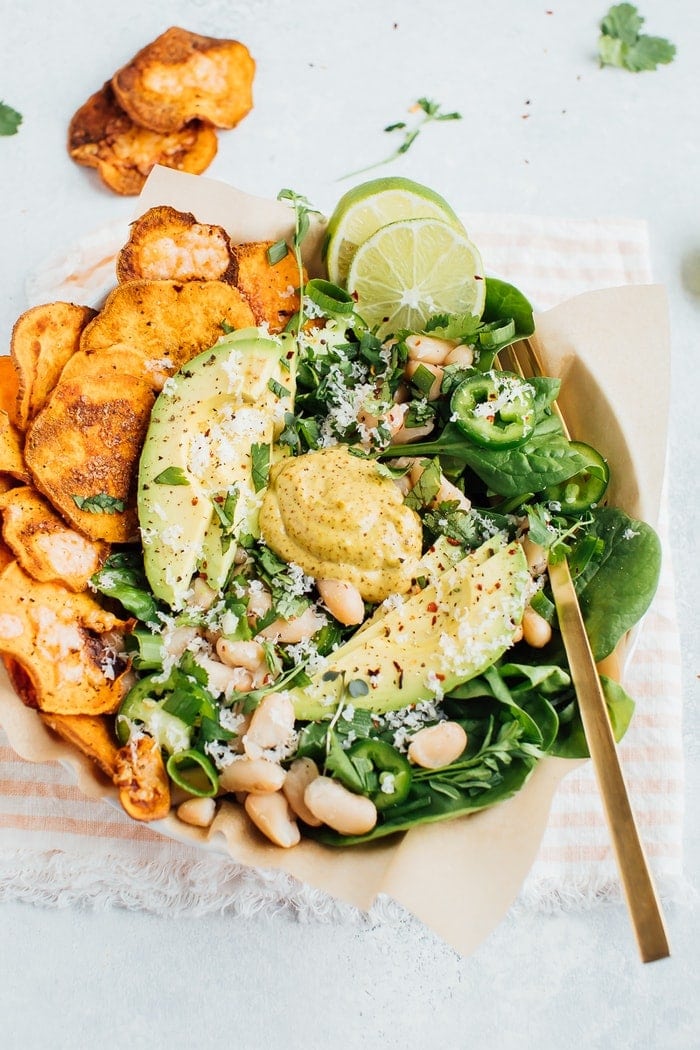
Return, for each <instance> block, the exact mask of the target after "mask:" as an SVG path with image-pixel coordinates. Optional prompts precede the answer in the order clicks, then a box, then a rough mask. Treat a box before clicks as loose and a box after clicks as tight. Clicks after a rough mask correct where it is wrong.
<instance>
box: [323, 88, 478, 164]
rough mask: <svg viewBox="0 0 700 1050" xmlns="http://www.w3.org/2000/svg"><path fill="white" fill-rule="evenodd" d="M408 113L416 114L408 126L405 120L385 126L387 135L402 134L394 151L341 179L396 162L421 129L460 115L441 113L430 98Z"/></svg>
mask: <svg viewBox="0 0 700 1050" xmlns="http://www.w3.org/2000/svg"><path fill="white" fill-rule="evenodd" d="M409 113H412V114H416V115H417V119H415V120H414V121H412V122H411V123H410V124H409V123H408V122H407V121H405V120H397V121H395V122H394V123H393V124H387V126H386V127H385V128H384V131H385V132H386V133H387V134H390V135H391V134H394V133H395V132H401V133H402V139H401V142H400V144H399V145H398V146H397V147H396V149H395V150H394V151H393V152H392V153H390V154H389V156H388V157H384V159H383V160H378V161H376V162H375V163H374V164H368V165H367V166H366V167H364V168H358V169H357V170H355V171H350V172H348V174H347V175H341V177H340V178H341V180H342V179H350V178H353V177H354V176H355V175H363V174H364V173H365V172H366V171H372V170H373V169H374V168H380V167H382V166H383V165H384V164H391V162H392V161H394V160H397V159H398V158H399V157H401V156H403V154H404V153H408V151H409V149H410V148H411V146H412V145H413V143H414V142H415V141H416V139H417V138H418V136H419V135H420V133H421V131H422V130H423V128H424V127H425V126H426V125H427V124H430V123H432V122H434V121H446V120H450V121H452V120H461V119H462V114H461V113H456V112H451V113H443V112H442V105H441V103H440V102H435V101H433V99H430V98H419V99H416V101H415V102H414V103H413V105H412V106H411V107H410V108H409Z"/></svg>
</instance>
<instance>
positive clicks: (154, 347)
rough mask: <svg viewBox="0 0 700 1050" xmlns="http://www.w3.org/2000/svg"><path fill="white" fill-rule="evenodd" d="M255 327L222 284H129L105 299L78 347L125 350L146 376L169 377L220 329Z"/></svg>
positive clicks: (250, 316) (228, 287)
mask: <svg viewBox="0 0 700 1050" xmlns="http://www.w3.org/2000/svg"><path fill="white" fill-rule="evenodd" d="M254 324H255V318H254V316H253V313H252V311H251V309H250V306H249V305H248V304H247V302H246V301H245V299H244V298H243V296H242V295H241V293H240V292H239V291H238V289H237V288H233V287H232V286H231V285H228V284H224V283H223V282H222V281H184V282H183V281H145V280H144V281H129V282H127V283H126V284H122V285H119V287H117V288H115V290H114V291H113V292H111V293H110V295H109V296H108V297H107V300H106V302H105V304H104V307H103V309H102V311H101V313H100V314H98V316H97V317H96V318H95V319H94V321H91V322H90V324H89V325H88V326H87V328H86V329H85V331H84V332H83V335H82V339H81V342H80V348H81V350H84V351H85V352H86V353H88V354H97V353H101V352H103V351H104V350H109V349H111V348H113V347H115V346H118V347H123V348H125V349H130V350H133V351H134V352H135V353H138V354H140V355H141V357H142V358H143V361H144V368H145V369H146V373H147V374H151V375H153V374H155V371H157V370H158V369H160V370H161V372H165V373H167V374H170V375H172V374H173V373H174V372H176V371H177V370H178V369H179V368H181V367H182V365H184V364H186V362H187V361H189V360H191V358H193V357H194V356H195V355H196V354H198V353H199V352H200V351H202V350H206V349H207V348H208V347H210V346H213V344H214V343H215V342H216V341H217V340H218V339H220V338H221V336H222V335H223V334H224V331H225V325H230V326H231V327H232V328H247V327H249V326H250V325H254Z"/></svg>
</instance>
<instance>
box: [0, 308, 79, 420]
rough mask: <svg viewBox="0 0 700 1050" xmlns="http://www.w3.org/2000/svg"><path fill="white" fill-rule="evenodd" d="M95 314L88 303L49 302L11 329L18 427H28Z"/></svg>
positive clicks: (23, 315)
mask: <svg viewBox="0 0 700 1050" xmlns="http://www.w3.org/2000/svg"><path fill="white" fill-rule="evenodd" d="M94 316H95V310H92V309H91V308H90V307H89V306H76V305H75V304H74V303H46V304H43V305H41V306H34V307H32V309H31V310H26V311H25V312H24V313H23V314H21V315H20V317H18V319H17V321H16V322H15V325H14V328H13V329H12V339H11V343H10V353H11V354H12V361H13V363H14V367H15V370H16V374H17V381H18V386H19V390H18V396H17V426H18V427H19V428H20V430H26V429H27V427H28V426H29V423H30V422H31V420H32V419H34V416H35V415H36V414H37V412H38V411H39V410H40V409H41V408H43V406H44V404H45V403H46V399H47V398H48V396H49V394H50V393H51V391H52V390H53V388H54V387H55V385H56V383H57V382H58V378H59V376H60V374H61V372H62V371H63V367H64V365H65V364H66V362H67V361H68V360H69V359H70V357H71V356H72V355H73V354H74V353H75V351H76V350H77V349H78V345H79V342H80V334H81V332H82V330H83V328H84V327H85V325H86V324H87V323H88V321H90V320H92V318H93V317H94Z"/></svg>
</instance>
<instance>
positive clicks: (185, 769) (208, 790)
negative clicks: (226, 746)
mask: <svg viewBox="0 0 700 1050" xmlns="http://www.w3.org/2000/svg"><path fill="white" fill-rule="evenodd" d="M166 769H167V771H168V776H169V777H170V779H171V780H172V781H173V782H174V783H175V784H177V786H178V787H181V788H183V789H184V790H185V791H187V792H189V794H190V795H196V796H197V797H198V798H213V796H214V795H216V793H217V791H218V790H219V775H218V773H217V772H216V769H215V768H214V764H213V763H212V762H211V761H210V759H208V758H207V756H206V755H203V754H202V753H201V751H195V750H194V748H188V749H187V750H186V751H178V752H176V753H175V754H174V755H171V756H170V758H169V759H168V762H167V765H166Z"/></svg>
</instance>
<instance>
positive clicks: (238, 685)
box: [197, 656, 253, 695]
mask: <svg viewBox="0 0 700 1050" xmlns="http://www.w3.org/2000/svg"><path fill="white" fill-rule="evenodd" d="M197 662H198V664H199V665H200V667H202V668H203V669H204V670H205V671H206V672H207V685H208V687H209V688H210V689H211V690H212V691H213V692H215V693H225V694H227V695H228V694H230V693H232V692H240V693H248V692H250V690H251V689H252V688H253V678H252V675H251V673H250V671H247V670H246V669H245V668H244V667H226V665H225V664H222V663H219V661H218V660H210V659H209V658H208V657H206V656H200V657H199V658H198V660H197Z"/></svg>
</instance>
